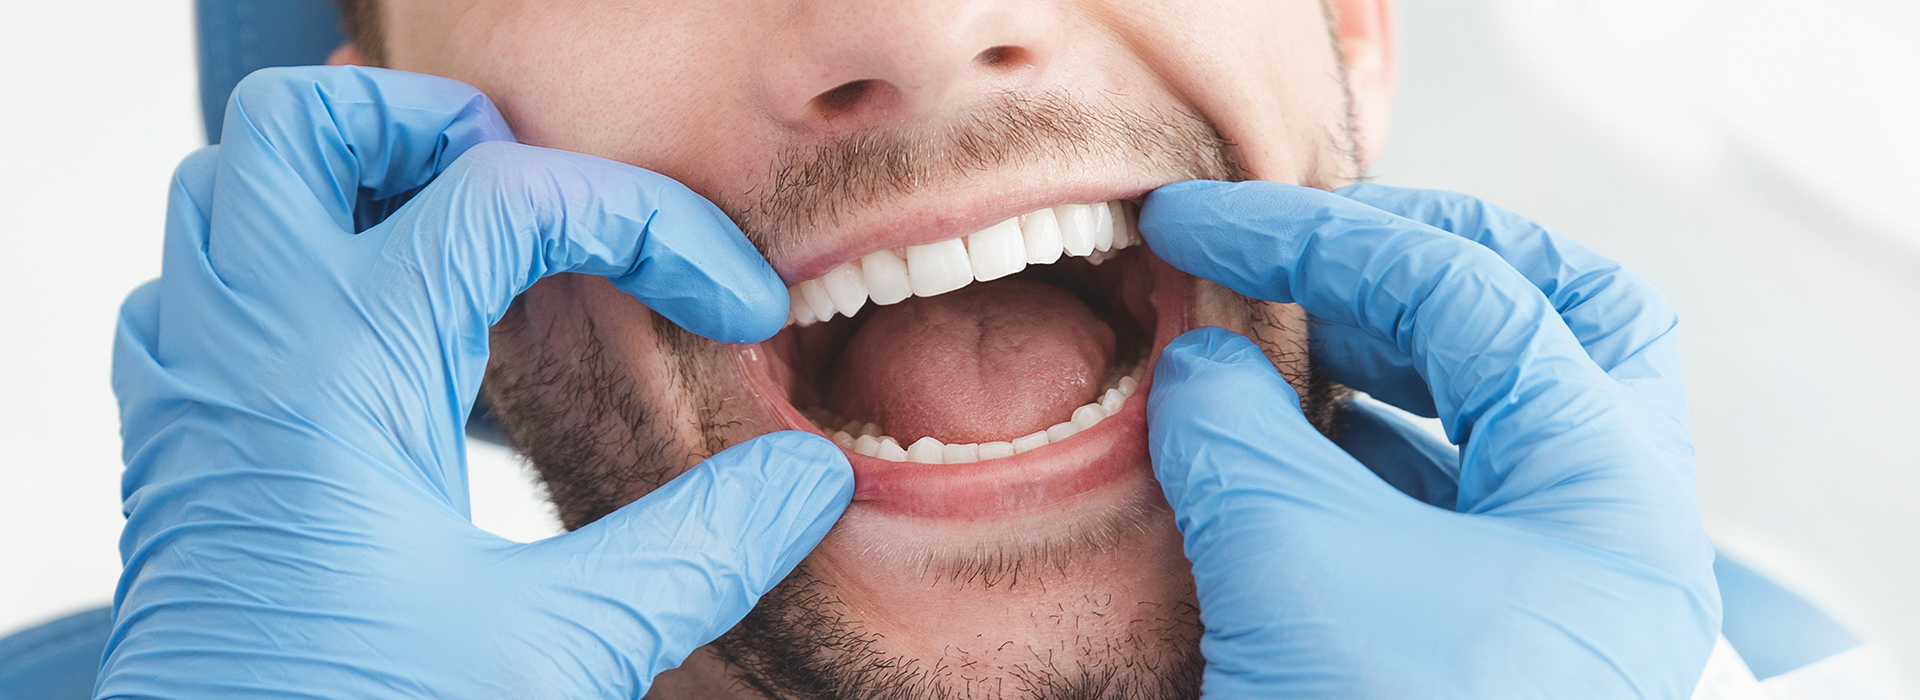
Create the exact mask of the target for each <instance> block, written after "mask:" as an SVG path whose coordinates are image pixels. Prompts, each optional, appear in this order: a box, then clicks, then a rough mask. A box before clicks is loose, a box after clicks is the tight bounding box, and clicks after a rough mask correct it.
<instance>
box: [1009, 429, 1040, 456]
mask: <svg viewBox="0 0 1920 700" xmlns="http://www.w3.org/2000/svg"><path fill="white" fill-rule="evenodd" d="M1046 445H1047V431H1045V430H1042V431H1040V432H1037V433H1034V434H1032V435H1027V436H1024V437H1017V438H1014V439H1013V451H1014V452H1025V451H1027V450H1031V449H1033V448H1035V447H1046Z"/></svg>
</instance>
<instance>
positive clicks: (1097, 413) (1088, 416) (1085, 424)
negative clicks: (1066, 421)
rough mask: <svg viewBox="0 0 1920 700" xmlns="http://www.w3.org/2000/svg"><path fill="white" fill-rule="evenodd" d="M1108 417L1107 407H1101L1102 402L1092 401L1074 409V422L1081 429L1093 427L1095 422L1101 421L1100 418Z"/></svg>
mask: <svg viewBox="0 0 1920 700" xmlns="http://www.w3.org/2000/svg"><path fill="white" fill-rule="evenodd" d="M1106 417H1107V409H1104V408H1101V407H1100V404H1097V403H1090V404H1087V405H1085V406H1081V407H1079V408H1076V409H1073V424H1074V425H1075V426H1078V427H1079V428H1080V429H1081V430H1086V429H1088V428H1091V427H1093V424H1095V423H1098V422H1100V419H1102V418H1106Z"/></svg>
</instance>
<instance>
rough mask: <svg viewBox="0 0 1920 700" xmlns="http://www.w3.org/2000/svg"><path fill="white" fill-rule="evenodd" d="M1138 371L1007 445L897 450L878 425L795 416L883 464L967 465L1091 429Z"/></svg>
mask: <svg viewBox="0 0 1920 700" xmlns="http://www.w3.org/2000/svg"><path fill="white" fill-rule="evenodd" d="M1144 371H1145V369H1144V368H1135V369H1134V371H1133V374H1132V375H1131V376H1124V377H1121V378H1120V379H1119V381H1117V382H1114V383H1112V384H1110V385H1108V388H1107V390H1106V391H1103V392H1101V393H1100V397H1099V398H1098V399H1097V400H1095V401H1094V402H1092V403H1088V404H1085V405H1082V406H1080V407H1078V408H1075V409H1073V416H1072V417H1071V418H1069V419H1068V420H1065V421H1062V422H1060V423H1058V424H1056V425H1054V426H1053V427H1051V428H1048V429H1046V430H1042V431H1040V432H1037V433H1033V434H1031V435H1026V436H1022V437H1018V438H1014V439H1013V440H1011V441H1005V440H1003V441H997V442H984V443H978V444H976V443H964V444H951V445H949V444H946V443H944V442H941V441H940V439H939V438H935V437H932V436H928V437H923V438H920V439H919V440H915V441H914V442H913V444H912V445H910V446H908V447H904V448H903V447H901V446H900V442H899V441H898V440H896V439H894V438H892V437H890V436H888V435H885V434H884V433H883V432H882V428H881V427H880V426H879V425H878V424H875V423H865V422H861V421H859V420H850V421H845V422H843V423H840V428H839V429H838V430H834V429H833V428H831V427H826V426H831V425H833V424H834V423H835V422H838V421H839V420H840V418H839V417H838V416H837V415H836V414H835V413H834V412H833V411H832V410H831V409H826V408H811V409H805V410H802V411H801V413H802V414H804V415H806V416H807V419H808V420H811V421H813V423H814V424H815V425H818V426H822V428H821V429H822V430H823V431H829V430H830V431H832V435H830V436H829V437H830V439H832V440H833V443H834V444H836V445H839V446H840V447H841V449H845V450H847V451H849V452H853V453H855V454H860V455H865V456H868V457H876V458H879V459H884V460H887V461H889V462H916V463H920V464H969V463H972V462H982V461H986V460H992V459H1006V458H1008V457H1012V456H1014V455H1017V454H1021V453H1024V452H1028V451H1031V450H1035V449H1038V448H1041V447H1044V446H1046V445H1050V444H1053V443H1056V442H1059V441H1061V440H1065V439H1067V438H1070V437H1073V436H1075V435H1078V434H1080V433H1082V432H1085V431H1087V430H1089V429H1091V428H1093V426H1095V425H1098V424H1099V423H1100V421H1103V420H1106V419H1107V418H1110V417H1112V416H1114V415H1117V414H1118V413H1120V411H1121V410H1122V409H1123V408H1124V407H1125V406H1126V403H1127V399H1128V398H1130V397H1132V396H1133V394H1134V392H1136V391H1138V390H1139V388H1140V380H1139V379H1137V378H1136V377H1138V376H1139V375H1140V374H1141V373H1142V372H1144Z"/></svg>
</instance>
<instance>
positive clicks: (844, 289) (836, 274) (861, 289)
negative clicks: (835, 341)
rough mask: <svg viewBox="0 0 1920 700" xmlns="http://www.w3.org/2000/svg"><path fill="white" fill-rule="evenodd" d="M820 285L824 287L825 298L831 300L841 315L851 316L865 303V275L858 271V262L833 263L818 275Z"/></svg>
mask: <svg viewBox="0 0 1920 700" xmlns="http://www.w3.org/2000/svg"><path fill="white" fill-rule="evenodd" d="M820 286H821V287H823V288H825V289H826V291H827V298H828V299H831V300H833V307H834V308H835V309H839V310H840V315H842V316H846V317H847V318H853V315H854V314H855V313H859V311H860V307H862V306H866V305H867V277H866V275H865V274H863V273H861V272H860V263H859V262H844V263H840V264H839V265H835V266H834V268H833V269H831V270H828V271H827V274H825V275H822V276H821V277H820Z"/></svg>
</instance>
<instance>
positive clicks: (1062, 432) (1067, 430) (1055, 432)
mask: <svg viewBox="0 0 1920 700" xmlns="http://www.w3.org/2000/svg"><path fill="white" fill-rule="evenodd" d="M1077 432H1080V426H1077V425H1074V424H1073V421H1067V422H1065V423H1055V424H1054V426H1053V427H1051V428H1048V429H1047V443H1048V444H1053V443H1056V442H1059V441H1061V440H1065V439H1067V438H1070V437H1073V434H1074V433H1077Z"/></svg>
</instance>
